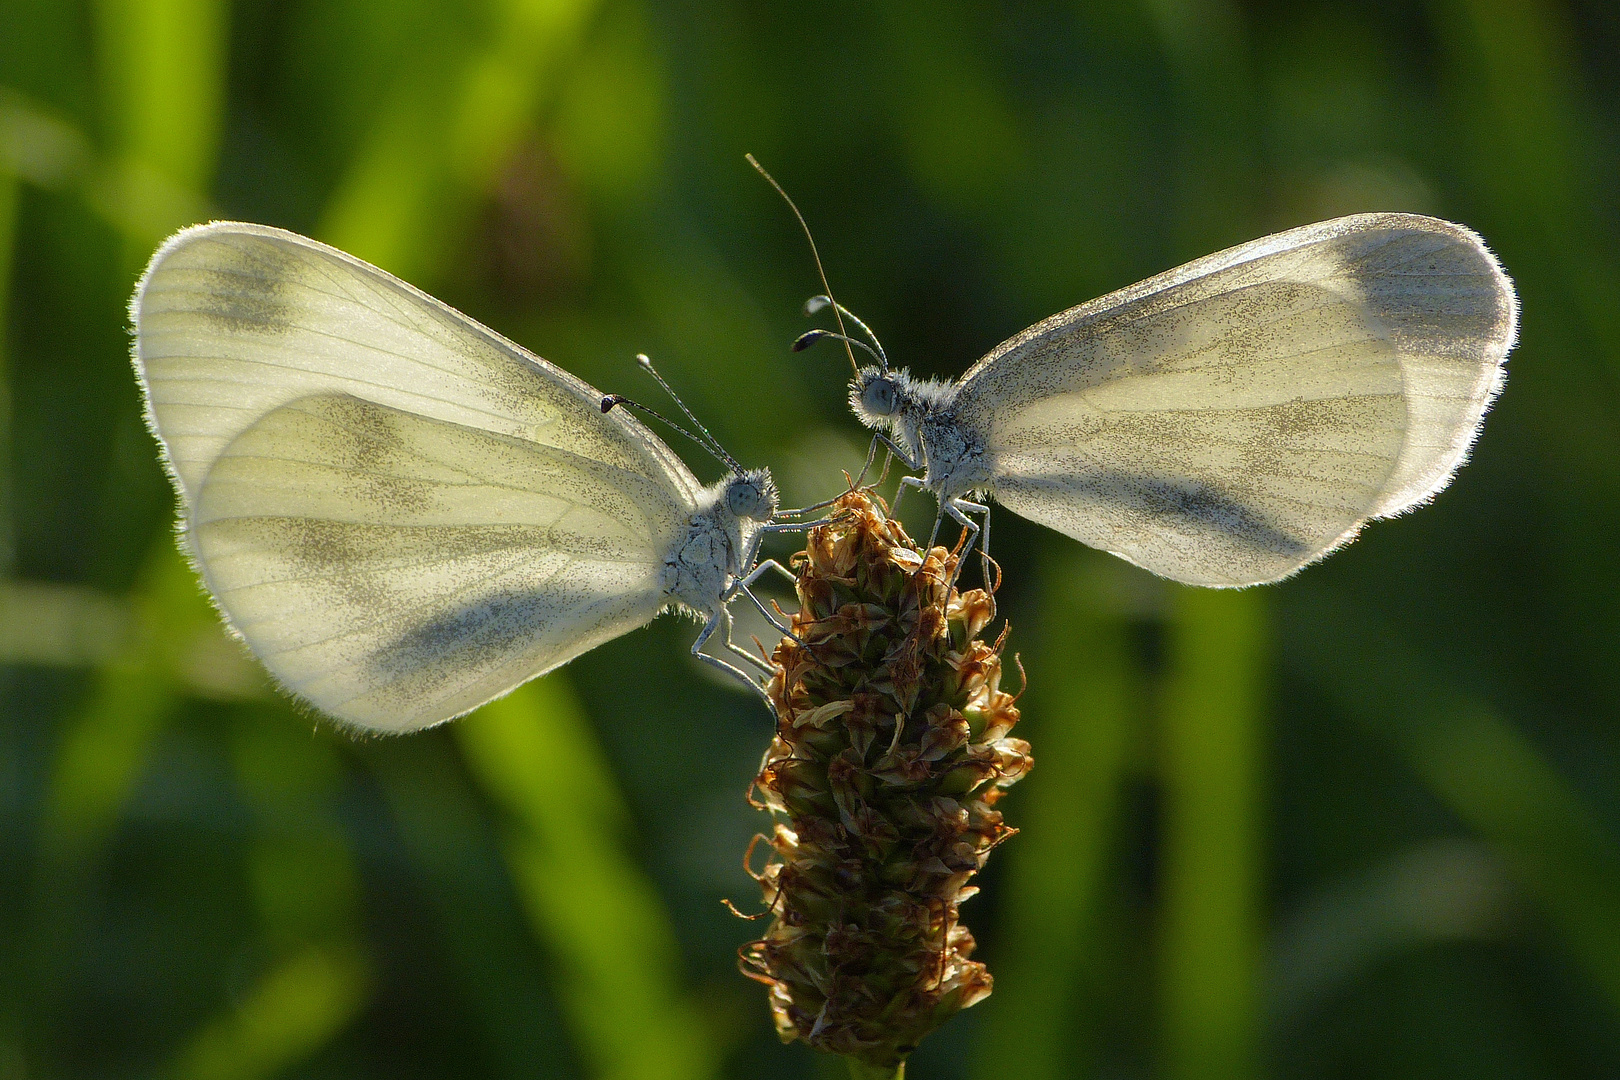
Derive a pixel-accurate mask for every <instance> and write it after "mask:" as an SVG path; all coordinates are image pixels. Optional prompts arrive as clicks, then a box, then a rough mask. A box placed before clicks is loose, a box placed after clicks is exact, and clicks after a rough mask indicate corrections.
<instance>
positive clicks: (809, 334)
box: [790, 330, 832, 352]
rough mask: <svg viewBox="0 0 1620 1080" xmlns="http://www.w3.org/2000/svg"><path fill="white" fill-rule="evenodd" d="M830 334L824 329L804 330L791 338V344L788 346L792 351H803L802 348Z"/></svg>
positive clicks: (804, 348) (806, 347)
mask: <svg viewBox="0 0 1620 1080" xmlns="http://www.w3.org/2000/svg"><path fill="white" fill-rule="evenodd" d="M831 336H832V335H831V334H829V333H827V331H825V330H806V331H805V332H804V333H802V334H800V335H799V336H798V337H796V338H794V339H793V344H792V345H791V346H790V348H791V349H792V351H793V352H804V350H806V349H808V348H809V347H810V346H812V345H814V344H815V343H816V342H818V341H820V340H821V339H822V338H825V337H831Z"/></svg>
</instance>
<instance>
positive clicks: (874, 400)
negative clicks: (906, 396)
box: [849, 367, 902, 428]
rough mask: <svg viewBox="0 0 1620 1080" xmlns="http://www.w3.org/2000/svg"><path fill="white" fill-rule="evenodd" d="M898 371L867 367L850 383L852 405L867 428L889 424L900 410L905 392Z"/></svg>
mask: <svg viewBox="0 0 1620 1080" xmlns="http://www.w3.org/2000/svg"><path fill="white" fill-rule="evenodd" d="M897 374H898V372H888V371H883V370H882V369H880V368H876V367H864V368H862V369H861V370H860V371H859V372H857V373H856V375H855V378H854V381H852V382H851V383H850V384H849V407H850V408H852V409H854V410H855V415H856V416H858V417H860V420H861V423H863V424H865V425H866V426H867V427H871V428H876V427H889V426H890V424H891V423H892V421H893V419H894V416H895V414H896V413H898V412H899V411H900V399H901V396H902V394H901V384H900V381H899V380H898V379H897V378H896V375H897Z"/></svg>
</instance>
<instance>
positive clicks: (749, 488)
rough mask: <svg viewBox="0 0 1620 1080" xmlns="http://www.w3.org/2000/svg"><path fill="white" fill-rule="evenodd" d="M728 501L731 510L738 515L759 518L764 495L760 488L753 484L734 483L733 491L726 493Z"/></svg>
mask: <svg viewBox="0 0 1620 1080" xmlns="http://www.w3.org/2000/svg"><path fill="white" fill-rule="evenodd" d="M726 501H727V503H728V504H729V505H730V507H731V512H732V513H733V514H735V515H737V516H738V517H745V518H757V517H759V510H760V503H761V501H763V497H762V496H761V495H760V491H759V488H757V487H755V486H754V485H753V484H733V485H732V486H731V491H730V492H728V493H727V495H726Z"/></svg>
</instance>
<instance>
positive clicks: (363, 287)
mask: <svg viewBox="0 0 1620 1080" xmlns="http://www.w3.org/2000/svg"><path fill="white" fill-rule="evenodd" d="M131 316H132V318H133V321H134V324H135V331H136V335H135V362H136V368H137V370H138V372H139V374H140V377H141V381H142V383H143V385H144V386H145V388H146V398H147V412H148V417H149V419H150V422H151V425H152V427H153V430H154V431H156V432H157V434H158V436H159V438H160V439H161V441H162V443H163V445H164V449H165V452H166V453H167V456H168V461H169V465H170V468H171V470H172V471H173V474H174V477H175V482H176V485H177V486H178V487H179V488H180V491H181V494H182V496H183V497H184V498H185V501H186V503H187V505H188V506H190V505H192V504H193V503H194V501H195V499H196V494H197V489H198V487H199V486H200V485H201V483H202V480H203V478H204V477H205V476H207V475H208V472H209V469H210V468H211V467H212V465H213V463H214V460H215V459H216V458H217V457H218V456H219V455H220V454H221V453H222V452H223V451H224V449H225V447H226V446H227V445H228V444H229V443H230V442H231V440H232V439H234V438H236V436H238V435H240V434H241V433H242V432H244V431H246V430H247V429H248V428H249V427H251V426H252V425H253V424H255V423H256V422H258V420H259V419H260V418H261V417H263V416H265V415H266V414H267V413H269V412H270V411H271V410H273V409H275V408H277V407H279V406H281V405H284V404H286V403H287V402H289V401H294V400H296V399H298V398H302V397H308V396H310V395H312V394H350V395H353V396H355V397H358V398H363V399H365V400H368V401H375V402H378V403H380V404H383V405H389V406H392V407H393V408H396V409H402V410H404V411H405V412H409V413H414V414H416V415H418V416H425V417H432V418H435V419H439V420H447V421H450V422H451V423H455V424H459V425H462V426H463V427H472V428H479V429H482V430H485V431H490V432H495V433H497V434H501V435H507V436H512V437H514V438H519V439H526V440H532V441H534V442H538V443H540V444H542V445H545V446H553V447H557V448H559V449H563V450H567V451H570V452H572V453H575V454H579V455H582V456H584V457H587V458H590V459H592V460H596V461H601V462H604V463H607V464H611V465H614V466H616V467H619V468H621V469H625V470H628V471H630V472H633V473H636V474H639V475H643V476H646V477H649V478H653V479H656V480H659V481H660V482H664V483H667V484H669V485H672V486H673V487H675V488H676V489H678V490H679V491H681V492H682V493H683V495H684V496H685V498H686V499H687V501H688V502H690V501H691V500H692V499H694V498H695V497H696V494H697V492H698V490H699V485H698V483H697V481H696V479H695V478H693V477H692V475H691V473H690V471H689V470H688V469H687V468H686V466H685V465H684V464H682V463H681V461H680V459H679V458H677V457H676V456H675V455H674V454H673V453H672V452H671V451H670V450H669V448H668V447H666V446H665V445H664V444H663V443H662V442H661V441H660V440H658V439H657V438H656V437H654V436H653V435H652V434H651V433H649V432H648V431H647V430H646V428H644V427H643V426H642V425H641V424H640V423H639V422H637V421H636V420H635V419H634V418H632V417H631V416H629V415H628V413H627V412H626V410H623V409H617V410H614V411H613V412H612V413H611V414H608V415H605V416H604V415H603V414H602V412H601V409H600V402H601V399H602V395H601V394H600V393H599V392H598V391H596V390H593V389H592V388H591V387H590V386H588V385H587V384H586V383H584V382H582V381H581V380H579V379H576V378H574V377H573V376H572V375H569V374H568V373H567V372H565V371H562V370H560V369H558V368H556V367H554V366H552V365H551V364H548V363H546V362H545V361H544V360H542V359H540V358H539V357H537V356H535V355H534V354H532V353H530V352H528V351H527V350H525V349H523V348H522V347H520V346H518V345H516V344H514V343H512V342H510V341H508V340H507V339H505V338H503V337H501V336H500V335H499V334H497V333H495V332H494V331H492V330H490V329H488V328H486V327H484V326H482V325H480V324H479V323H477V322H475V321H473V320H472V319H469V318H467V317H466V316H465V315H462V314H461V313H460V312H458V311H456V310H455V309H453V308H450V307H448V306H446V305H445V304H442V303H440V302H439V301H437V300H435V299H433V298H432V297H431V296H428V295H427V294H426V293H423V292H421V291H419V290H417V289H415V288H413V287H411V286H410V285H407V284H405V283H404V282H403V281H400V280H399V279H398V278H396V277H394V276H393V275H391V274H388V273H385V272H384V271H382V270H379V269H377V268H376V267H375V266H371V265H369V264H368V263H364V262H361V261H360V260H359V259H356V258H354V257H353V256H351V255H346V254H344V253H343V252H341V251H338V250H337V249H335V248H331V247H328V246H326V245H325V244H321V243H317V242H316V241H314V240H310V239H308V238H306V237H302V236H298V235H297V234H295V233H290V232H286V231H284V230H281V229H274V228H270V227H268V226H263V225H249V224H243V223H239V222H215V223H213V224H209V225H200V226H197V227H195V228H191V229H187V230H185V231H183V232H181V233H179V234H177V235H176V236H174V237H173V238H171V239H170V240H169V241H168V242H167V243H165V244H164V245H163V247H162V248H160V249H159V250H158V252H157V254H156V255H154V256H153V258H152V262H151V265H150V266H149V267H148V268H147V271H146V274H145V275H144V276H143V277H142V279H141V283H140V285H139V287H138V288H137V289H136V292H135V297H134V299H133V301H132V302H131Z"/></svg>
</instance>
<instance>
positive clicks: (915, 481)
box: [889, 476, 939, 547]
mask: <svg viewBox="0 0 1620 1080" xmlns="http://www.w3.org/2000/svg"><path fill="white" fill-rule="evenodd" d="M927 486H928V482H927V481H926V480H924V479H923V478H922V477H920V476H902V477H901V478H900V486H899V487H897V488H895V489H894V502H892V503H890V504H889V518H890V520H893V519H894V518H895V517H897V516H898V515H899V513H900V498H901V496H903V495H905V493H906V489H907V488H916V489H917V490H918V491H922V490H923V489H924V488H926V487H927ZM934 533H935V535H938V534H939V524H938V521H937V519H936V522H935V525H934ZM929 546H930V547H932V546H933V545H932V544H930V545H929Z"/></svg>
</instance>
